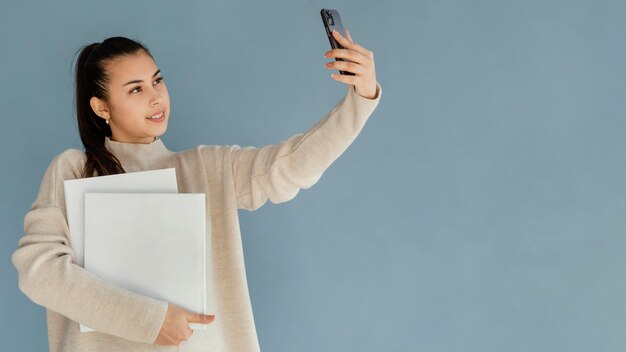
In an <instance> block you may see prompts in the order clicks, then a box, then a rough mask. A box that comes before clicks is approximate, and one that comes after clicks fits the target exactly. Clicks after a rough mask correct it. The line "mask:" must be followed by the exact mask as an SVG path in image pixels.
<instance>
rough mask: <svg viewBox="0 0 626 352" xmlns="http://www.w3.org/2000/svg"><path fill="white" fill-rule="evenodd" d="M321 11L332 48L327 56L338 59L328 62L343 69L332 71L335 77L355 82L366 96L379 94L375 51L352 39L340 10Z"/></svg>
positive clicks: (370, 96) (341, 80)
mask: <svg viewBox="0 0 626 352" xmlns="http://www.w3.org/2000/svg"><path fill="white" fill-rule="evenodd" d="M320 13H321V15H322V21H323V23H324V28H325V29H326V35H327V36H328V40H329V42H330V46H331V48H332V49H331V50H330V51H328V52H326V53H325V54H324V56H325V57H327V58H335V61H334V62H328V63H326V65H325V66H326V68H327V69H331V70H332V69H336V70H339V72H340V74H332V75H331V77H332V78H333V79H334V80H337V81H339V82H343V83H346V84H351V85H353V86H354V90H355V91H356V93H357V94H359V95H360V96H362V97H364V98H367V99H376V98H378V96H379V90H378V83H377V81H376V69H375V64H374V53H373V52H372V51H371V50H368V49H366V48H364V47H363V46H361V45H359V44H357V43H355V42H354V41H353V40H352V37H351V36H350V32H349V31H348V30H347V29H345V30H344V28H343V24H342V23H341V18H340V17H339V13H338V12H337V11H336V10H331V9H322V10H321V11H320ZM333 30H334V31H333Z"/></svg>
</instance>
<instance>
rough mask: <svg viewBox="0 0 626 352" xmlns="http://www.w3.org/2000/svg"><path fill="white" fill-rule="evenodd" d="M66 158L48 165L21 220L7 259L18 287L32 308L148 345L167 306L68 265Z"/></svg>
mask: <svg viewBox="0 0 626 352" xmlns="http://www.w3.org/2000/svg"><path fill="white" fill-rule="evenodd" d="M74 151H76V150H74ZM78 152H80V151H78ZM69 155H71V153H68V151H66V152H64V153H61V154H59V155H58V156H57V157H56V158H55V159H54V160H53V161H52V162H51V164H50V165H49V167H48V169H47V170H46V172H45V174H44V177H43V180H42V182H41V185H40V189H39V194H38V196H37V198H36V200H35V202H34V203H33V204H32V207H31V209H30V210H29V211H28V213H27V214H26V216H25V218H24V235H23V236H22V238H21V239H20V240H19V242H18V248H17V250H16V251H15V252H14V253H13V255H12V258H11V260H12V263H13V265H14V266H15V268H16V269H17V272H18V286H19V288H20V290H21V291H22V292H23V293H24V294H25V295H26V296H27V297H28V298H30V299H31V300H32V301H33V302H34V303H36V304H38V305H41V306H44V307H46V308H48V309H51V310H53V311H55V312H57V313H59V314H62V315H64V316H66V317H68V318H69V319H71V320H73V321H76V322H79V323H82V324H84V325H86V326H88V327H90V328H92V329H94V330H96V331H97V332H100V333H105V334H110V335H114V336H117V337H121V338H124V339H127V340H130V341H135V342H143V343H149V344H152V343H154V341H155V340H156V338H157V336H158V333H159V331H160V329H161V325H162V323H163V320H164V318H165V313H166V312H167V306H168V302H163V301H159V300H156V299H152V298H149V297H146V296H142V295H139V294H136V293H134V292H131V291H128V290H125V289H122V288H120V287H118V286H115V285H112V284H109V283H107V282H105V281H104V280H102V279H100V278H98V277H96V276H95V275H94V274H92V273H90V272H89V271H87V270H85V269H84V268H82V267H80V266H78V265H76V264H74V263H73V261H74V258H75V254H74V251H73V250H72V248H71V246H70V243H69V238H70V237H69V228H68V225H67V220H66V215H65V212H64V211H63V209H65V205H64V204H65V203H64V202H65V201H64V197H63V180H64V175H63V173H64V170H65V172H66V173H67V165H68V162H69V160H68V159H69V158H68V156H69ZM85 334H93V332H85Z"/></svg>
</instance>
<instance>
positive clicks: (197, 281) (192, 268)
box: [85, 192, 214, 330]
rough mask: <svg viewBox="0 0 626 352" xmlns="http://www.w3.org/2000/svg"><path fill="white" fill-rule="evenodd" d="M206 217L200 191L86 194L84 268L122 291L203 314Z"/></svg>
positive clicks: (206, 309) (194, 325) (192, 325)
mask: <svg viewBox="0 0 626 352" xmlns="http://www.w3.org/2000/svg"><path fill="white" fill-rule="evenodd" d="M206 220H207V219H206V196H205V194H204V193H180V194H172V193H169V194H168V193H95V192H93V193H92V192H87V193H85V269H86V270H88V271H90V272H92V273H93V274H95V275H96V276H98V277H100V278H102V279H103V280H105V281H107V282H110V283H113V284H115V285H116V286H119V287H122V288H124V289H127V290H130V291H133V292H136V293H139V294H141V295H144V296H148V297H152V298H155V299H159V300H164V301H167V302H170V303H173V304H176V305H178V306H181V307H183V308H185V309H187V310H190V311H192V312H195V313H201V314H209V313H208V312H211V311H214V310H213V309H212V308H213V307H208V306H207V287H206V286H207V285H206V277H207V275H206V270H207V267H206V264H207V254H208V253H210V248H208V247H207V244H209V245H210V241H207V239H206V236H207V232H206V229H207V226H210V225H209V224H207V221H206ZM189 327H190V328H192V329H196V330H204V329H206V325H204V324H197V323H190V324H189Z"/></svg>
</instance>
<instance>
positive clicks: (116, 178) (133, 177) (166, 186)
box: [63, 168, 178, 267]
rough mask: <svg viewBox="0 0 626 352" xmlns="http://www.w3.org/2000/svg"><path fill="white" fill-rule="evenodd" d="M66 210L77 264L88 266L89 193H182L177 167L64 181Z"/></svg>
mask: <svg viewBox="0 0 626 352" xmlns="http://www.w3.org/2000/svg"><path fill="white" fill-rule="evenodd" d="M63 187H64V190H63V191H64V193H65V211H66V213H67V223H68V227H69V229H70V242H71V245H72V250H73V251H74V254H75V255H76V262H75V263H76V265H79V266H81V267H84V265H83V262H84V254H83V248H84V237H85V235H84V232H83V231H84V229H85V225H84V219H85V192H99V193H106V192H118V193H122V192H132V193H145V192H151V193H178V186H177V184H176V170H175V169H174V168H169V169H161V170H150V171H140V172H128V173H124V174H117V175H106V176H96V177H88V178H79V179H75V180H65V181H63Z"/></svg>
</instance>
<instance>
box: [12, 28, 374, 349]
mask: <svg viewBox="0 0 626 352" xmlns="http://www.w3.org/2000/svg"><path fill="white" fill-rule="evenodd" d="M333 35H334V36H335V38H336V39H337V40H338V41H339V43H341V44H342V45H343V46H344V47H345V49H333V50H330V51H329V52H327V53H326V54H325V56H326V57H327V58H344V59H347V60H349V61H351V62H342V61H336V62H331V63H328V64H326V67H327V68H329V69H332V70H343V71H349V72H352V73H354V74H355V75H354V76H349V75H338V74H334V75H333V78H334V79H335V80H337V81H339V82H342V83H346V84H347V85H348V91H347V94H346V96H345V97H344V98H343V99H341V100H340V101H339V103H337V104H336V105H335V106H334V107H333V109H332V110H331V111H330V112H329V113H328V114H326V116H324V118H322V119H321V120H320V121H319V122H318V123H317V124H315V125H314V126H313V127H312V128H310V129H309V130H308V131H307V132H306V133H304V134H298V135H294V136H292V137H291V138H289V139H287V140H284V141H282V142H280V143H277V144H274V145H268V146H265V147H263V148H254V147H246V148H242V147H239V146H237V145H231V146H214V145H199V146H197V147H196V148H193V149H190V150H185V151H182V152H173V151H170V150H168V149H167V148H166V147H165V145H164V144H163V142H162V140H161V139H160V138H159V137H160V136H161V135H163V134H164V133H165V131H166V130H167V125H168V123H169V118H170V101H169V96H168V92H167V87H166V86H165V82H164V81H163V76H162V75H161V72H160V70H159V69H158V67H157V65H156V63H155V61H154V60H153V57H152V55H151V54H150V52H149V51H148V49H147V48H146V47H145V46H143V45H142V44H141V43H139V42H136V41H133V40H131V39H128V38H124V37H112V38H108V39H106V40H104V41H103V42H102V43H94V44H91V45H88V46H85V47H83V48H82V51H81V52H80V55H79V58H78V61H77V64H76V110H77V111H76V112H77V118H78V128H79V132H80V137H81V140H82V142H83V145H84V148H85V150H84V152H83V151H81V150H78V149H67V150H65V151H64V152H62V153H60V154H58V155H57V156H56V157H55V158H54V159H53V160H52V162H51V164H50V165H49V166H48V168H47V170H46V172H45V174H44V177H43V180H42V182H41V186H40V189H39V193H38V196H37V198H36V200H35V201H34V203H33V204H32V207H31V209H30V210H29V212H28V213H27V214H26V217H25V219H24V235H23V237H22V238H21V239H20V241H19V244H18V249H17V250H16V251H15V253H14V254H13V256H12V262H13V265H14V266H15V267H16V269H17V271H18V277H19V288H20V290H21V291H22V292H24V294H25V295H26V296H28V297H29V298H30V299H31V300H32V301H33V302H35V303H37V304H39V305H42V306H44V307H46V308H47V309H46V313H47V323H48V340H49V345H50V351H52V352H56V351H63V352H73V351H82V352H84V351H165V350H167V351H171V350H172V349H164V347H162V346H181V344H182V346H181V347H180V350H181V351H183V350H184V351H233V352H234V351H237V352H241V351H246V352H247V351H258V350H259V345H258V342H257V336H256V330H255V326H254V320H253V315H252V308H251V305H250V299H249V294H248V287H247V282H246V276H245V267H244V260H243V250H242V246H241V235H240V231H239V222H238V217H237V209H247V210H254V209H257V208H259V207H260V206H262V205H263V204H264V203H265V202H266V201H267V200H268V199H269V200H270V201H271V202H273V203H280V202H285V201H288V200H290V199H292V198H293V197H295V196H296V194H297V193H298V191H299V190H300V189H303V188H309V187H311V186H312V185H313V184H315V183H316V182H317V180H318V179H319V178H320V177H321V175H322V173H323V172H324V170H326V169H327V168H328V167H329V166H330V164H331V163H332V162H333V161H335V160H336V159H337V158H338V157H339V156H340V155H341V154H342V153H343V151H344V150H345V149H346V148H347V147H348V146H349V145H350V144H351V143H352V141H353V140H354V139H355V138H356V136H357V135H358V134H359V132H360V131H361V129H362V128H363V125H364V124H365V122H366V121H367V119H368V117H369V116H370V115H371V113H372V112H373V111H374V109H375V108H376V106H377V105H378V102H379V100H380V96H381V88H380V85H379V84H378V83H377V81H376V74H375V69H374V59H373V54H372V52H371V51H369V50H367V49H366V48H364V47H362V46H361V45H359V44H356V43H354V42H353V41H352V39H351V38H350V34H349V32H348V31H347V30H346V37H342V36H341V35H340V34H339V33H337V32H335V33H334V34H333ZM170 167H174V168H175V169H176V177H177V180H178V187H179V192H180V193H200V192H203V193H205V194H206V195H207V217H208V218H209V217H210V218H209V219H210V223H211V226H210V229H208V230H209V231H210V234H211V236H210V237H209V239H210V241H211V242H210V244H209V245H210V246H211V248H212V256H211V258H208V259H209V260H210V261H211V262H210V263H208V264H210V265H208V270H207V285H208V286H209V287H212V288H214V290H215V291H214V292H211V294H212V295H214V296H213V297H212V301H213V302H215V307H216V311H215V312H211V315H208V316H205V315H202V314H196V313H194V312H189V311H187V310H185V309H183V308H181V307H178V306H176V305H174V304H170V303H168V302H164V301H160V300H157V299H153V298H150V297H146V296H143V295H139V294H136V293H133V292H130V291H127V290H125V289H122V288H120V287H117V286H115V285H112V284H109V283H107V282H105V281H104V280H101V279H100V278H98V277H96V276H95V275H93V274H91V273H90V272H88V271H86V270H85V269H84V268H82V267H80V266H78V265H76V264H74V263H73V261H74V260H73V259H74V257H73V256H74V252H73V250H72V247H71V243H70V241H69V238H70V237H69V229H68V225H67V215H66V213H65V200H64V192H63V181H64V180H68V179H76V178H83V177H93V176H100V175H110V174H118V173H124V172H137V171H145V170H153V169H163V168H170ZM209 271H210V272H209ZM208 280H211V281H210V283H209V281H208ZM189 322H197V323H203V324H209V325H207V329H206V330H197V331H194V330H191V329H190V328H189V327H188V323H189ZM79 323H82V324H84V325H86V326H89V327H90V328H92V329H94V330H96V331H95V332H84V333H81V332H80V331H79ZM157 345H159V346H157ZM172 348H176V347H172ZM176 350H178V349H176Z"/></svg>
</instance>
